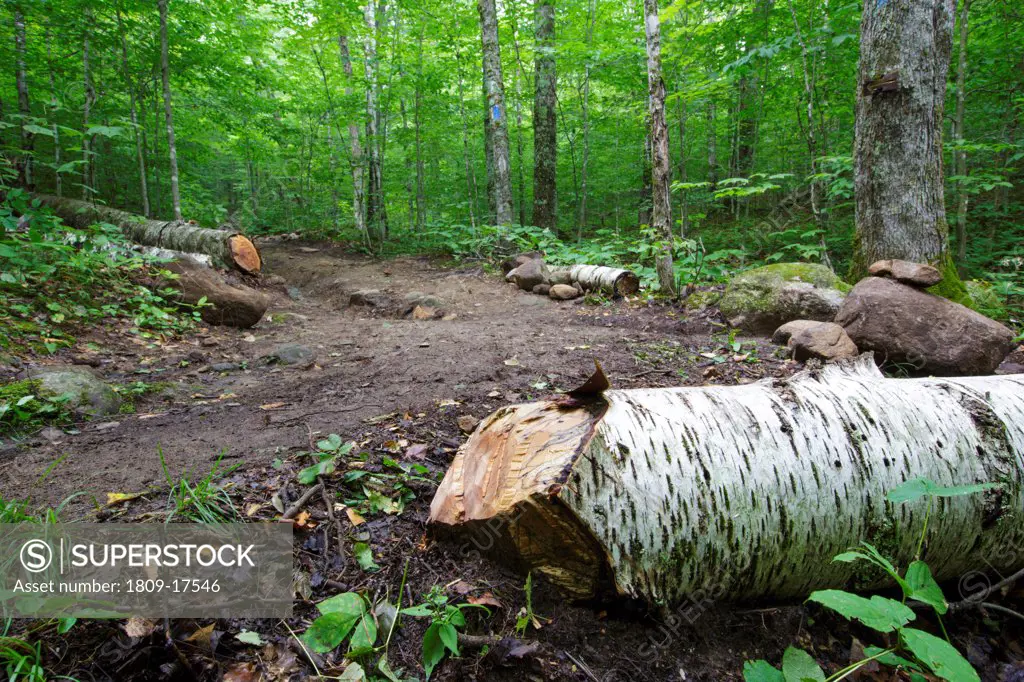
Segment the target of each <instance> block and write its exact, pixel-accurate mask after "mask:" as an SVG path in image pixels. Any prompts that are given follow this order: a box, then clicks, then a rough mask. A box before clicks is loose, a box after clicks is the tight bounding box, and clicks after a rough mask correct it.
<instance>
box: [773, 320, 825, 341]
mask: <svg viewBox="0 0 1024 682" xmlns="http://www.w3.org/2000/svg"><path fill="white" fill-rule="evenodd" d="M819 324H821V322H820V321H818V320H793V321H792V322H787V323H786V324H784V325H782V326H781V327H779V328H778V329H776V330H775V333H774V334H772V343H775V344H778V345H780V346H785V345H788V344H789V340H790V339H791V338H793V337H794V336H796V335H797V334H799V333H800V332H802V331H803V330H805V329H809V328H811V327H816V326H818V325H819Z"/></svg>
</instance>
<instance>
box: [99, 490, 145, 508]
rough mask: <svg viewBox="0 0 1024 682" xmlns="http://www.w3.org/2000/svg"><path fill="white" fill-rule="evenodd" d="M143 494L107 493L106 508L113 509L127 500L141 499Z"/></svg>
mask: <svg viewBox="0 0 1024 682" xmlns="http://www.w3.org/2000/svg"><path fill="white" fill-rule="evenodd" d="M143 495H145V493H107V506H108V507H113V506H115V505H118V504H121V503H123V502H127V501H128V500H134V499H135V498H137V497H142V496H143Z"/></svg>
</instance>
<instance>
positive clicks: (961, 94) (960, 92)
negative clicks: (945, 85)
mask: <svg viewBox="0 0 1024 682" xmlns="http://www.w3.org/2000/svg"><path fill="white" fill-rule="evenodd" d="M970 12H971V0H962V2H961V7H960V54H959V55H958V58H957V68H956V116H955V117H954V119H953V138H954V139H955V140H956V143H957V144H961V145H962V144H963V142H964V104H965V103H966V100H967V87H966V82H967V27H968V23H969V18H970ZM954 159H955V162H956V164H955V165H956V167H955V169H954V172H955V173H956V175H957V176H959V177H961V178H962V177H965V176H966V175H967V152H965V151H964V150H963V149H957V150H956V152H954ZM956 199H957V202H956V249H957V253H956V256H957V258H956V260H957V263H958V264H959V265H960V266H961V267H963V265H964V261H965V260H967V192H966V191H964V184H963V181H962V180H961V181H959V182H957V188H956Z"/></svg>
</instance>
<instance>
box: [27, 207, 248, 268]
mask: <svg viewBox="0 0 1024 682" xmlns="http://www.w3.org/2000/svg"><path fill="white" fill-rule="evenodd" d="M35 197H36V198H37V199H39V200H40V201H41V202H42V203H43V205H45V206H48V207H49V208H50V209H51V210H53V212H54V213H56V214H57V215H58V216H59V217H60V218H61V219H62V220H63V221H64V222H65V223H67V224H68V225H70V226H72V227H76V228H79V229H84V228H86V227H88V226H89V225H92V224H93V223H110V224H111V225H116V226H117V227H119V228H120V229H121V232H122V233H123V234H124V236H125V238H127V239H129V240H131V241H133V242H135V243H137V244H142V245H143V246H151V247H155V248H159V249H167V250H170V251H176V252H181V253H185V254H189V255H193V254H201V255H205V256H208V257H209V258H210V260H211V264H212V265H214V266H216V267H220V268H225V269H232V270H240V271H242V272H244V273H246V274H250V275H255V274H258V273H259V271H260V269H261V268H262V266H263V261H262V259H261V258H260V253H259V250H258V249H257V248H256V245H255V244H253V243H252V241H251V240H250V239H249V238H248V237H246V236H245V235H243V234H239V233H238V232H234V231H232V230H213V229H209V228H205V227H199V226H198V225H194V224H192V223H190V222H185V221H176V220H171V221H163V220H147V219H146V218H143V217H142V216H139V215H136V214H134V213H129V212H127V211H121V210H118V209H116V208H110V207H108V206H98V205H95V204H90V203H88V202H85V201H77V200H75V199H65V198H60V197H54V196H50V195H47V194H37V195H35Z"/></svg>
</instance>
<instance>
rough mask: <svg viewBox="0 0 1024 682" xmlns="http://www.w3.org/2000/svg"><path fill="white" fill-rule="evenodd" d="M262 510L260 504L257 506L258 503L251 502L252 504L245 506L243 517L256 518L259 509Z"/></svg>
mask: <svg viewBox="0 0 1024 682" xmlns="http://www.w3.org/2000/svg"><path fill="white" fill-rule="evenodd" d="M262 508H263V505H262V504H259V503H258V502H253V503H251V504H249V505H248V506H246V508H245V515H246V516H249V517H252V516H256V514H258V513H259V511H260V509H262Z"/></svg>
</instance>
